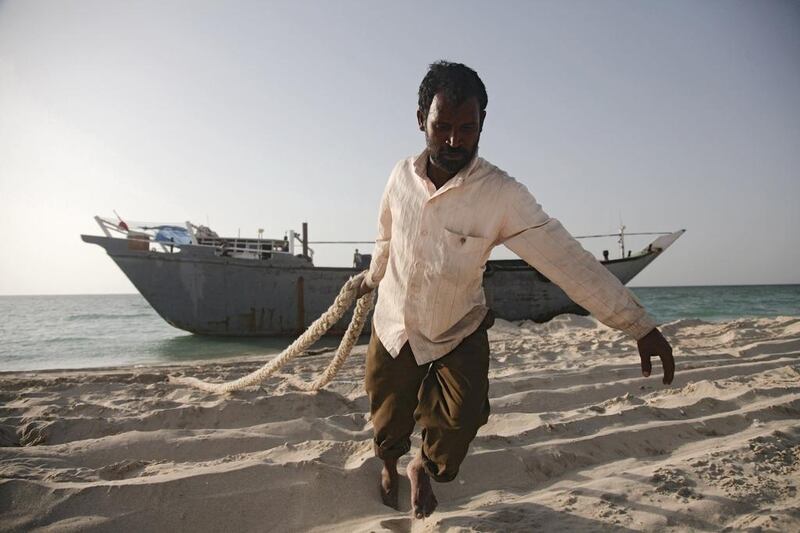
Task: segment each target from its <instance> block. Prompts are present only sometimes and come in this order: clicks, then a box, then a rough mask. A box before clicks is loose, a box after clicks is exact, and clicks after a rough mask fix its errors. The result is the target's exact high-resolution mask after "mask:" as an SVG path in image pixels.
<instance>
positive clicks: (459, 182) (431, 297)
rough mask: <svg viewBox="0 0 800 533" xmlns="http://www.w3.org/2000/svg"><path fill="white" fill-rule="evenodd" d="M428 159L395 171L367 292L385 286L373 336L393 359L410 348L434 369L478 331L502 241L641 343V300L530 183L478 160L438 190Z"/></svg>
mask: <svg viewBox="0 0 800 533" xmlns="http://www.w3.org/2000/svg"><path fill="white" fill-rule="evenodd" d="M427 160H428V152H427V150H426V151H424V152H423V153H422V154H420V155H419V156H417V157H410V158H408V159H404V160H402V161H400V162H399V163H397V165H395V167H394V170H392V173H391V175H390V176H389V182H388V183H387V185H386V190H385V191H384V193H383V198H382V200H381V206H380V216H379V221H378V236H377V239H376V243H375V250H374V252H373V255H372V263H371V264H370V268H369V272H368V273H367V284H368V285H369V286H371V287H375V286H377V285H378V284H380V293H379V296H378V303H377V304H376V306H375V314H374V328H375V332H376V333H377V335H378V338H380V340H381V342H382V343H383V345H384V346H385V347H386V349H387V350H388V351H389V353H391V354H392V356H394V357H397V355H398V354H399V353H400V349H401V348H402V347H403V345H404V344H405V343H406V341H408V342H409V344H410V345H411V350H412V351H413V352H414V357H415V358H416V360H417V363H418V364H420V365H422V364H425V363H429V362H431V361H434V360H436V359H438V358H440V357H442V356H444V355H446V354H447V353H448V352H450V351H452V350H453V349H454V348H455V347H456V346H457V345H458V344H459V343H460V342H461V341H462V340H463V339H464V338H465V337H467V336H468V335H470V334H471V333H473V332H474V331H475V330H476V329H477V328H478V326H479V325H480V323H481V321H482V320H483V318H484V316H485V315H486V311H487V307H486V299H485V296H484V293H483V271H484V269H485V263H486V261H487V259H488V258H489V254H490V253H491V251H492V248H494V247H495V246H497V245H499V244H504V245H505V246H507V247H508V248H509V249H511V250H512V251H513V252H515V253H516V254H517V255H519V256H520V257H521V258H522V259H524V260H525V261H526V262H528V263H529V264H530V265H531V266H533V267H534V268H535V269H536V270H538V271H539V272H541V273H542V274H544V275H545V276H546V277H547V278H549V279H550V280H551V281H553V282H554V283H556V284H557V285H558V286H559V287H561V288H562V289H563V290H564V292H566V293H567V295H568V296H569V297H570V298H572V300H574V301H575V303H577V304H578V305H580V306H581V307H583V308H585V309H586V310H588V311H589V312H590V313H591V314H592V315H594V316H595V317H597V319H598V320H600V321H601V322H603V323H604V324H606V325H608V326H610V327H613V328H616V329H620V330H623V331H625V332H626V333H628V334H629V335H630V336H632V337H633V338H635V339H639V338H641V337H643V336H644V335H646V334H647V333H648V332H649V331H650V330H652V329H653V328H654V327H655V322H654V321H653V320H652V319H651V318H650V317H649V316H648V314H647V313H646V312H645V310H644V308H643V307H642V305H641V304H640V303H639V301H638V300H637V299H636V298H635V297H634V296H633V294H632V293H631V292H630V291H629V290H628V289H627V288H625V286H624V285H622V283H621V282H620V281H619V280H618V279H617V278H616V277H615V276H614V275H613V274H611V272H609V271H608V269H606V268H605V267H604V266H603V265H601V264H600V263H598V262H597V260H596V259H595V258H594V256H593V255H592V254H590V253H589V252H587V251H585V250H584V249H583V248H582V247H581V245H580V244H579V243H578V242H577V241H576V240H575V239H574V238H573V237H572V236H571V235H570V234H569V233H568V232H567V231H566V230H565V229H564V227H563V226H562V225H561V223H560V222H558V221H557V220H556V219H554V218H550V217H549V216H548V215H547V213H545V212H544V210H542V207H541V206H540V205H539V204H538V203H537V202H536V199H535V198H534V197H533V196H532V195H531V194H530V193H529V192H528V189H527V188H526V187H525V186H524V185H522V184H521V183H518V182H517V181H516V180H515V179H514V178H511V177H509V176H508V174H506V173H505V172H504V171H502V170H500V169H499V168H497V167H495V166H494V165H492V164H491V163H489V162H488V161H486V160H484V159H482V158H480V157H477V156H476V157H475V158H474V159H473V160H472V161H471V162H470V164H469V165H467V166H466V167H465V168H464V169H462V170H461V171H460V172H459V173H458V174H456V175H455V176H454V177H453V178H452V179H450V181H448V182H447V183H446V184H445V185H444V186H443V187H442V188H440V189H439V190H436V187H435V186H434V184H433V182H431V180H430V179H429V178H428V176H427V170H426V168H427Z"/></svg>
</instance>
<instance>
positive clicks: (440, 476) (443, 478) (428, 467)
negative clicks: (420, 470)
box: [420, 450, 458, 483]
mask: <svg viewBox="0 0 800 533" xmlns="http://www.w3.org/2000/svg"><path fill="white" fill-rule="evenodd" d="M420 454H422V466H423V467H424V468H425V472H427V473H428V475H429V476H430V477H431V479H432V480H434V481H436V482H437V483H449V482H450V481H453V480H454V479H455V478H456V476H457V475H458V468H456V469H455V470H450V471H448V470H447V468H446V467H445V471H444V472H443V473H439V465H438V464H437V463H435V462H433V461H431V460H430V459H429V458H428V456H427V455H425V451H424V450H420Z"/></svg>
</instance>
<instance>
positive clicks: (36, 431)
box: [0, 315, 800, 532]
mask: <svg viewBox="0 0 800 533" xmlns="http://www.w3.org/2000/svg"><path fill="white" fill-rule="evenodd" d="M662 331H663V332H664V334H665V336H666V337H667V338H668V339H669V340H670V342H671V343H672V344H673V347H674V349H675V358H676V364H677V371H676V377H675V381H674V383H673V384H672V385H671V386H665V385H662V384H661V376H660V370H661V369H660V365H659V364H658V362H657V360H654V375H653V376H652V377H650V378H643V377H642V376H641V372H640V368H639V357H638V354H637V351H636V344H635V342H634V341H632V340H631V339H629V338H627V337H626V336H625V335H624V334H622V333H619V332H617V331H614V330H611V329H609V328H607V327H605V326H603V325H601V324H599V323H598V322H597V321H596V320H594V319H592V318H589V317H579V316H574V315H563V316H560V317H557V318H556V319H554V320H552V321H550V322H548V323H545V324H536V323H533V322H529V321H524V322H517V323H510V322H506V321H503V320H498V321H497V322H496V324H495V326H494V327H493V328H492V329H491V330H490V331H489V336H490V343H491V350H492V360H491V367H490V383H491V385H490V399H491V411H492V414H491V416H490V419H489V422H488V424H487V425H486V426H484V427H483V428H481V430H480V432H479V433H478V436H477V437H476V439H475V441H474V442H473V444H472V448H471V451H470V454H469V455H468V457H467V459H466V460H465V462H464V464H463V465H462V468H461V472H460V474H459V476H458V478H457V479H456V480H455V481H453V482H451V483H447V484H435V485H434V490H435V491H436V494H437V497H438V499H439V508H438V509H437V511H436V512H435V513H434V514H433V515H432V516H431V517H430V518H428V519H425V520H413V519H412V518H411V515H410V509H409V502H408V500H409V494H408V492H409V485H408V481H407V479H406V478H405V465H406V464H407V462H408V460H409V459H410V457H411V456H410V455H407V456H406V457H405V458H404V460H403V461H401V463H400V465H399V468H400V470H401V472H402V474H401V475H402V476H403V477H402V485H401V511H399V512H398V511H394V510H392V509H390V508H388V507H385V506H383V505H382V504H381V501H380V498H379V495H378V479H379V471H380V463H379V461H378V460H377V459H376V458H375V457H374V456H373V452H372V442H371V428H372V426H371V423H370V421H369V405H368V402H367V399H366V397H365V395H364V390H363V360H364V352H365V346H363V345H359V346H357V347H356V349H355V350H354V352H353V354H352V355H351V357H350V359H349V360H348V361H347V363H346V364H345V366H344V368H343V369H342V371H341V372H340V374H339V375H338V376H337V377H336V378H335V380H334V381H333V383H331V384H330V385H328V386H327V387H326V388H325V389H324V390H322V391H320V392H318V393H305V392H300V391H299V390H297V389H296V388H294V387H293V386H292V385H291V383H289V382H287V381H286V379H285V378H287V377H291V378H292V379H297V378H300V379H304V380H311V379H313V377H314V376H316V375H317V373H319V372H320V371H321V370H322V369H324V368H325V366H326V365H327V362H328V361H329V359H330V357H331V355H332V352H330V351H324V352H322V353H316V352H315V353H314V354H313V355H307V356H304V357H302V358H300V359H298V360H296V361H295V362H293V363H292V364H290V365H289V366H287V367H285V368H284V369H283V371H282V372H281V373H280V375H278V376H276V377H273V378H271V379H270V380H269V381H267V382H265V383H264V384H263V385H262V386H261V387H260V388H256V389H252V390H248V391H243V392H237V393H235V394H232V395H228V396H217V395H213V394H209V393H205V392H201V391H199V390H195V389H191V388H187V387H185V386H178V385H175V384H173V383H170V382H169V381H168V378H169V376H196V377H199V378H201V379H206V380H211V381H223V380H229V379H234V378H237V377H240V376H241V375H243V374H245V373H247V372H250V371H252V370H254V369H256V368H258V367H259V366H260V365H261V364H262V363H263V362H264V361H265V358H264V357H259V356H244V357H237V358H233V359H220V360H216V361H203V362H200V363H183V362H181V363H174V364H168V365H156V364H152V365H140V366H127V367H110V368H99V369H82V370H43V371H36V372H33V371H18V372H4V373H0V394H1V395H2V408H1V410H0V439H1V442H0V444H2V447H0V530H3V531H31V530H38V531H120V530H140V531H154V530H175V531H221V530H226V531H364V532H366V531H498V532H499V531H536V530H541V531H687V530H710V531H719V530H723V531H724V530H728V531H739V530H749V531H798V530H800V496H798V493H797V491H798V486H800V318H798V317H772V318H768V317H764V318H738V319H734V320H727V321H721V322H705V321H702V320H699V319H681V320H676V321H672V322H669V323H667V324H665V325H663V327H662ZM412 443H413V446H414V448H415V449H416V447H418V445H419V434H418V432H417V433H416V434H415V437H414V439H413V441H412Z"/></svg>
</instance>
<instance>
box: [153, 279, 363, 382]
mask: <svg viewBox="0 0 800 533" xmlns="http://www.w3.org/2000/svg"><path fill="white" fill-rule="evenodd" d="M365 274H366V272H362V273H360V274H358V275H356V276H353V277H351V278H350V279H348V280H347V282H346V283H345V284H344V285H343V286H342V288H341V290H340V291H339V294H338V295H337V296H336V299H335V300H334V301H333V303H332V304H331V306H330V307H329V308H328V310H327V311H325V312H324V313H322V315H321V316H320V317H319V318H318V319H317V320H315V321H314V323H313V324H311V325H310V326H309V327H308V329H306V331H305V332H303V334H302V335H300V337H298V338H297V340H295V341H294V342H293V343H292V344H290V345H289V347H287V348H286V349H285V350H283V351H282V352H281V353H280V354H279V355H278V356H277V357H276V358H275V359H272V360H271V361H269V362H267V363H264V365H263V366H262V367H261V368H259V369H257V370H255V371H253V372H251V373H250V374H247V375H246V376H242V377H240V378H239V379H235V380H233V381H227V382H224V383H211V382H208V381H202V380H200V379H197V378H192V377H175V376H170V378H169V381H170V382H171V383H175V384H177V385H189V386H191V387H195V388H197V389H200V390H204V391H206V392H213V393H216V394H221V393H230V392H233V391H237V390H242V389H245V388H247V387H252V386H255V385H258V384H259V383H261V382H263V381H265V380H267V379H268V378H269V377H270V376H272V375H273V374H275V372H277V371H278V370H280V369H281V368H282V367H284V366H285V365H286V364H287V363H288V362H289V361H291V360H292V359H295V358H296V357H297V356H299V355H301V354H302V353H303V352H304V351H306V350H307V349H308V348H310V347H311V346H312V345H313V344H314V343H315V342H317V341H318V340H319V339H320V337H322V336H323V335H324V334H325V333H327V332H328V330H329V329H330V328H331V327H332V326H333V325H334V324H336V323H337V322H338V321H339V320H340V319H341V318H342V317H343V316H344V314H345V313H346V312H347V310H348V309H350V307H351V306H352V305H353V302H354V301H355V300H356V297H357V294H358V287H359V286H360V285H361V281H362V279H363V277H364V275H365ZM374 302H375V291H370V292H369V293H367V294H365V295H364V296H362V297H361V298H358V301H357V302H356V308H355V311H354V312H353V318H352V319H351V320H350V324H349V325H348V326H347V331H346V332H345V334H344V336H343V337H342V340H341V342H340V343H339V347H338V348H337V349H336V354H335V355H334V357H333V359H332V360H331V362H330V364H328V368H326V369H325V371H324V372H323V373H322V374H321V375H320V376H319V377H318V378H317V379H316V380H314V381H313V382H311V383H303V382H295V381H294V380H292V385H294V386H296V387H298V388H300V389H302V390H305V391H316V390H319V389H321V388H322V387H324V386H325V385H327V384H328V383H330V382H331V380H333V378H334V376H336V374H337V373H338V372H339V370H340V369H341V368H342V365H343V364H344V362H345V360H346V359H347V357H348V356H349V355H350V352H351V351H352V350H353V346H355V343H356V341H357V340H358V337H359V336H360V335H361V330H362V329H364V323H365V322H366V321H367V316H368V315H369V312H370V311H371V310H372V306H373V305H374Z"/></svg>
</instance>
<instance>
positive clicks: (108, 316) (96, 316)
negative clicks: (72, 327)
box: [66, 313, 153, 322]
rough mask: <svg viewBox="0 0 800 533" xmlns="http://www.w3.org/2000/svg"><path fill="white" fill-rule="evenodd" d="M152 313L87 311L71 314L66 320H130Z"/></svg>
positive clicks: (150, 315) (148, 315)
mask: <svg viewBox="0 0 800 533" xmlns="http://www.w3.org/2000/svg"><path fill="white" fill-rule="evenodd" d="M152 316H153V314H152V313H129V314H123V313H113V314H112V313H85V314H79V315H70V316H68V317H67V318H66V320H68V321H70V322H72V321H79V320H118V319H125V320H129V319H131V318H145V317H152Z"/></svg>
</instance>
